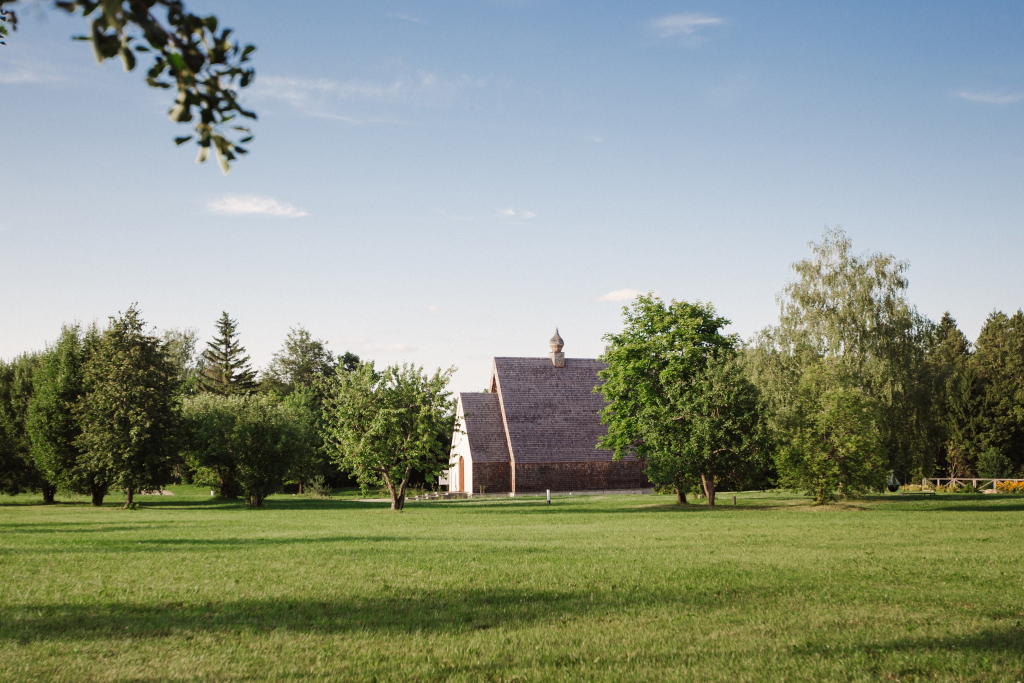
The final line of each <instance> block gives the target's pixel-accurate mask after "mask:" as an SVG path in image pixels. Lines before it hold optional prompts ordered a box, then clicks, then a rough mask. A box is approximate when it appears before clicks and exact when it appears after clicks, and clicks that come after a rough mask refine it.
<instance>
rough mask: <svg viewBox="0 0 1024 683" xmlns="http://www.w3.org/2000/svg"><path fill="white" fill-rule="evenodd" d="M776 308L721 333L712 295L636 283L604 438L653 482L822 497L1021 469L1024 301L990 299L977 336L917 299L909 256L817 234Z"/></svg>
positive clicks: (609, 376)
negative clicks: (686, 297)
mask: <svg viewBox="0 0 1024 683" xmlns="http://www.w3.org/2000/svg"><path fill="white" fill-rule="evenodd" d="M811 246H812V251H813V254H812V256H811V258H809V259H806V260H803V261H800V262H798V263H796V264H794V266H793V268H794V271H795V273H796V276H797V277H796V280H795V281H794V282H792V283H790V284H788V285H787V286H786V287H785V288H784V289H783V291H782V292H781V294H780V295H779V296H778V302H779V305H780V316H779V321H778V323H777V324H776V325H772V326H770V327H768V328H766V329H764V330H762V331H761V332H760V333H759V334H757V335H755V336H754V337H753V338H752V339H750V340H747V341H745V342H744V341H743V340H741V339H739V338H738V337H736V336H728V335H724V334H722V332H721V330H722V328H723V327H724V326H725V325H727V324H728V323H729V321H728V320H727V319H725V318H722V317H720V316H718V314H717V312H716V311H715V309H714V307H713V306H711V305H710V304H702V303H700V302H697V303H692V304H691V303H687V302H677V301H672V302H670V303H665V302H663V301H661V300H660V299H658V298H657V297H654V296H653V295H648V296H641V297H639V298H638V299H637V300H636V301H635V302H634V303H633V305H632V306H631V307H630V308H629V309H626V310H625V323H626V325H625V329H624V330H623V332H621V333H618V334H611V335H607V336H606V337H605V339H606V341H607V342H608V343H609V347H608V351H607V353H606V355H605V357H604V359H605V360H606V361H608V363H609V367H608V369H607V370H605V371H604V372H603V373H602V377H603V379H604V380H605V383H604V384H603V385H602V386H601V387H599V390H600V391H602V392H603V393H604V395H605V398H606V399H607V400H608V402H609V405H608V408H607V409H606V410H605V411H604V413H603V420H604V421H605V423H606V424H608V426H609V432H608V436H607V437H606V438H605V439H604V440H603V441H602V445H603V446H604V447H608V448H613V449H614V450H615V451H616V453H617V454H618V455H620V456H621V455H623V454H625V453H635V454H637V455H639V456H640V457H641V458H643V459H645V460H646V461H647V473H648V476H649V477H650V478H651V480H652V481H653V482H655V483H657V484H659V485H662V486H666V487H671V488H674V489H675V490H677V491H678V492H679V495H680V502H683V501H685V495H686V493H688V492H691V491H699V492H700V493H701V494H702V495H704V496H706V497H707V499H708V502H709V504H713V503H714V493H715V490H716V488H720V487H721V486H723V485H725V486H728V487H730V488H733V489H736V488H744V487H762V486H774V485H780V486H786V487H793V488H798V489H802V490H805V491H807V492H808V493H809V494H810V495H812V496H814V497H815V499H816V500H817V501H819V502H824V501H826V500H831V499H834V498H835V497H837V496H842V495H846V494H853V493H858V492H863V491H869V490H878V489H880V488H882V487H883V486H885V485H886V483H887V479H888V478H889V477H892V478H895V479H896V480H898V481H901V482H902V483H906V482H907V481H908V480H914V479H919V478H920V477H924V476H936V475H942V476H957V477H964V476H973V475H977V476H981V477H1000V478H1001V477H1013V476H1018V477H1022V476H1024V313H1022V312H1021V311H1020V310H1018V311H1017V312H1016V313H1015V314H1013V315H1007V314H1005V313H1002V312H998V311H996V312H993V313H991V314H990V315H989V317H988V319H987V320H986V322H985V325H984V327H983V328H982V330H981V333H980V334H979V336H978V339H977V340H976V341H975V342H974V343H973V344H971V343H970V342H969V340H968V339H967V337H966V336H965V335H964V334H963V332H961V331H960V330H959V329H958V327H957V325H956V321H955V320H954V319H953V318H952V317H951V316H950V315H949V314H948V313H946V314H945V315H943V316H942V319H941V320H940V321H939V322H937V323H936V322H933V321H931V320H929V319H928V318H927V317H925V316H924V315H922V314H921V313H920V312H919V311H918V310H917V309H916V307H914V306H913V305H912V304H911V303H910V302H909V301H908V300H907V286H908V282H907V279H906V271H907V268H908V264H907V263H906V262H904V261H898V260H896V259H895V258H894V257H893V256H891V255H888V254H878V253H874V254H867V255H857V254H855V253H854V252H853V248H852V244H851V242H850V240H849V238H848V237H847V236H846V235H845V234H844V233H843V232H842V231H841V230H838V229H836V230H828V231H826V233H825V235H824V238H823V240H822V242H821V243H820V244H814V243H812V245H811Z"/></svg>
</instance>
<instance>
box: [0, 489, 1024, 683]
mask: <svg viewBox="0 0 1024 683" xmlns="http://www.w3.org/2000/svg"><path fill="white" fill-rule="evenodd" d="M172 490H173V491H174V492H175V493H176V495H175V496H174V497H169V496H164V497H145V498H140V499H139V500H140V501H141V503H142V507H141V508H140V509H139V510H133V511H122V510H120V509H117V507H115V505H116V504H117V500H116V499H115V498H113V497H112V498H110V499H109V501H110V503H109V505H108V506H107V507H104V508H102V509H94V508H90V507H89V506H88V505H87V504H85V503H83V502H65V503H63V504H59V505H54V506H49V507H45V506H42V505H34V504H30V503H34V498H32V497H28V496H22V497H18V498H0V680H4V681H264V680H266V681H278V680H297V681H321V680H324V681H336V680H353V681H371V680H377V681H439V680H452V681H510V680H514V681H543V680H558V681H578V680H601V681H621V680H627V679H632V680H644V681H661V680H672V681H677V680H678V681H770V680H787V681H879V680H882V681H889V680H899V681H924V680H927V681H931V680H941V681H1022V680H1024V626H1022V623H1024V563H1022V560H1024V498H1022V497H1020V496H1016V497H1012V496H992V495H939V496H935V497H925V498H921V497H918V498H911V497H899V496H885V497H881V496H880V497H876V498H870V499H867V500H863V501H854V502H851V503H849V504H847V505H842V506H829V507H819V508H814V507H810V506H808V505H806V501H805V500H803V499H800V498H795V497H792V496H788V495H786V494H776V493H745V494H740V495H739V505H738V506H736V507H733V506H732V499H731V494H729V495H722V496H721V498H720V500H721V502H722V503H724V504H723V505H721V506H720V507H719V508H717V509H714V510H708V509H706V508H704V507H701V506H697V505H691V506H687V507H680V506H677V505H674V504H673V499H672V498H671V497H669V496H608V497H588V498H573V499H568V498H558V499H556V500H555V502H554V504H553V505H552V506H551V507H548V506H546V505H545V504H544V503H543V500H540V499H535V498H531V499H517V500H515V501H511V500H508V499H486V500H482V501H438V502H434V501H431V502H411V503H409V504H408V506H407V508H406V511H405V512H403V513H393V512H391V511H390V510H388V509H387V505H381V504H374V503H359V502H356V501H355V500H354V496H353V495H352V494H351V493H350V494H348V496H347V497H346V498H336V499H332V500H316V499H311V498H303V497H293V496H274V497H272V498H270V499H269V500H268V502H267V507H266V509H264V510H255V511H253V510H248V509H244V508H243V507H241V505H239V504H237V503H225V502H219V501H214V500H213V499H211V498H210V497H209V490H208V489H202V490H199V489H195V488H192V487H184V486H182V487H172ZM66 500H69V501H70V499H66Z"/></svg>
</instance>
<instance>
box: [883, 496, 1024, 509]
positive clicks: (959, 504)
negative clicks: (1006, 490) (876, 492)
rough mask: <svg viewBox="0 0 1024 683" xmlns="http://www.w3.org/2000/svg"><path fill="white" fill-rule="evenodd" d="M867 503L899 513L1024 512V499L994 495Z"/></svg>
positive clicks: (884, 499)
mask: <svg viewBox="0 0 1024 683" xmlns="http://www.w3.org/2000/svg"><path fill="white" fill-rule="evenodd" d="M864 500H865V501H867V502H870V503H874V504H876V505H877V506H878V507H877V508H876V509H879V508H881V509H884V508H885V507H890V506H891V508H893V509H894V510H895V511H898V512H1024V497H1022V496H1015V495H993V494H970V493H966V494H957V493H945V494H942V495H940V496H927V497H925V496H922V497H921V498H918V499H908V498H899V499H897V498H895V497H892V498H890V497H888V496H871V497H866V498H864Z"/></svg>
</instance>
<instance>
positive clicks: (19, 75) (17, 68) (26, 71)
mask: <svg viewBox="0 0 1024 683" xmlns="http://www.w3.org/2000/svg"><path fill="white" fill-rule="evenodd" d="M64 80H67V79H66V78H64V77H63V76H61V75H60V74H59V73H57V71H56V70H54V69H51V68H49V67H39V66H35V67H31V66H24V65H22V64H17V63H10V62H7V63H3V64H0V83H3V84H5V85H18V84H22V83H59V82H61V81H64Z"/></svg>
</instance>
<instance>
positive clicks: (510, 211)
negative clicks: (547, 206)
mask: <svg viewBox="0 0 1024 683" xmlns="http://www.w3.org/2000/svg"><path fill="white" fill-rule="evenodd" d="M498 215H499V216H504V217H506V218H519V219H523V220H529V219H530V218H536V217H537V214H535V213H534V212H533V211H523V210H519V211H517V210H516V209H514V208H512V207H511V206H510V207H508V208H507V209H498Z"/></svg>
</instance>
